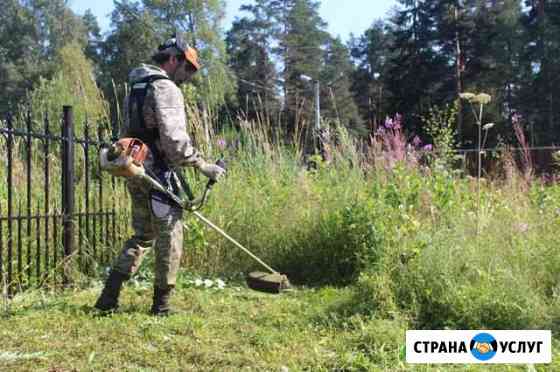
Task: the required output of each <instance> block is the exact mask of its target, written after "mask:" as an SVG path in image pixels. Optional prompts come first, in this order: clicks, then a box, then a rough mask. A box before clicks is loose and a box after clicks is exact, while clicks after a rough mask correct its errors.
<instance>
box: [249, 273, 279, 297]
mask: <svg viewBox="0 0 560 372" xmlns="http://www.w3.org/2000/svg"><path fill="white" fill-rule="evenodd" d="M246 280H247V285H248V286H249V288H251V289H253V290H255V291H259V292H266V293H280V292H282V291H283V290H285V289H289V288H290V281H289V280H288V277H287V276H286V275H282V274H279V273H263V272H260V271H255V272H252V273H249V274H247V278H246Z"/></svg>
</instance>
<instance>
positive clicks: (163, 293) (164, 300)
mask: <svg viewBox="0 0 560 372" xmlns="http://www.w3.org/2000/svg"><path fill="white" fill-rule="evenodd" d="M172 290H173V287H167V288H159V287H154V303H153V304H152V309H151V313H152V315H156V316H168V315H170V314H171V313H172V311H171V307H170V305H169V299H170V298H171V291H172Z"/></svg>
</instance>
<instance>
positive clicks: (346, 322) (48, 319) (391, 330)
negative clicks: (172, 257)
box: [0, 283, 560, 372]
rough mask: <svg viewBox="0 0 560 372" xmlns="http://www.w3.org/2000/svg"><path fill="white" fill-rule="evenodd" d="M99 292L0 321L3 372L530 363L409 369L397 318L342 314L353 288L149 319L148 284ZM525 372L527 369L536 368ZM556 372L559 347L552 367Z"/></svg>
mask: <svg viewBox="0 0 560 372" xmlns="http://www.w3.org/2000/svg"><path fill="white" fill-rule="evenodd" d="M99 291H100V287H99V286H98V287H96V288H93V289H90V290H82V291H71V290H68V291H65V292H62V293H58V294H54V293H47V292H44V291H43V292H40V291H36V292H27V293H24V294H22V295H19V296H18V297H16V298H14V299H13V301H12V302H11V303H10V312H9V313H8V314H6V313H4V316H3V317H2V318H0V340H1V344H0V370H1V371H57V372H61V371H191V370H196V371H198V370H200V371H238V370H254V371H288V370H289V371H301V370H308V371H335V370H338V371H376V370H387V371H396V370H403V371H405V370H406V371H408V370H418V371H424V370H434V371H436V370H437V371H444V370H469V371H470V370H494V371H504V370H520V371H522V370H528V366H498V367H474V366H411V365H407V364H406V363H405V361H404V346H403V345H404V337H405V330H406V328H407V322H406V321H405V320H403V319H377V318H375V316H373V317H366V316H360V315H354V316H351V317H346V316H343V315H342V313H341V312H340V311H339V309H340V308H341V307H344V304H345V303H346V302H347V301H349V300H350V298H351V297H352V290H351V289H349V288H346V289H336V288H332V287H324V288H321V289H303V288H299V289H295V290H293V291H290V292H285V293H283V294H282V295H268V294H261V293H258V292H254V291H250V290H248V289H247V288H244V286H243V285H238V286H235V285H231V284H229V283H228V286H226V288H225V289H222V290H218V289H212V288H210V289H205V288H199V287H194V286H192V285H181V286H180V287H179V288H178V290H177V291H176V293H175V296H174V297H173V301H172V302H173V305H174V306H175V309H176V310H177V311H178V313H177V314H175V315H172V316H170V317H168V318H157V317H153V316H151V315H149V314H148V309H149V306H150V304H151V289H150V287H149V285H147V284H146V285H144V284H142V285H136V286H135V285H128V286H127V287H126V288H125V289H124V292H123V296H122V305H121V309H120V311H119V312H118V313H116V314H113V315H110V316H99V315H98V314H97V313H96V312H95V311H93V310H92V309H91V304H92V303H93V302H94V301H95V298H96V296H97V295H98V293H99ZM529 368H530V369H529V370H533V369H531V368H533V367H532V366H531V367H529ZM534 368H535V370H539V371H554V370H560V345H559V344H558V343H556V344H555V346H554V364H553V365H550V366H534Z"/></svg>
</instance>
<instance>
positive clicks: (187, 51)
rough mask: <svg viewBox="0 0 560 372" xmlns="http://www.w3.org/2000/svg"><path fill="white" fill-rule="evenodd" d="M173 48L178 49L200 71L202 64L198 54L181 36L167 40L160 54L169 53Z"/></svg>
mask: <svg viewBox="0 0 560 372" xmlns="http://www.w3.org/2000/svg"><path fill="white" fill-rule="evenodd" d="M171 48H174V49H177V50H178V51H179V53H183V54H184V55H185V59H186V60H187V61H189V62H190V63H191V64H192V65H193V66H194V68H195V69H196V70H197V71H198V70H200V67H201V66H200V62H199V61H198V52H197V51H196V49H194V48H193V47H191V46H189V44H187V42H185V40H184V39H183V38H182V37H181V36H175V37H173V38H171V39H169V40H167V41H166V42H165V43H164V44H163V45H161V46H160V47H159V48H158V49H159V51H160V52H167V51H168V50H170V49H171Z"/></svg>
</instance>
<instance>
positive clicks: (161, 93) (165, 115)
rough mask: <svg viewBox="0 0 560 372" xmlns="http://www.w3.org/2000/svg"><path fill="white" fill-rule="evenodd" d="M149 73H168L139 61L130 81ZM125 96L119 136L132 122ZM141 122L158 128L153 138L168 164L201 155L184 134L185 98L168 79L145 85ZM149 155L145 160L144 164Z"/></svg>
mask: <svg viewBox="0 0 560 372" xmlns="http://www.w3.org/2000/svg"><path fill="white" fill-rule="evenodd" d="M151 75H163V76H167V73H166V72H165V71H164V70H163V69H161V68H159V67H157V66H152V65H145V64H144V65H141V66H140V67H138V68H136V69H134V70H132V71H131V73H130V75H129V84H130V85H131V87H132V86H134V84H136V83H137V82H138V81H141V80H143V79H144V78H146V77H148V76H151ZM128 101H129V100H128V97H126V98H125V100H124V104H123V113H124V115H123V118H124V123H123V127H122V128H121V133H120V137H121V138H124V137H130V135H129V128H131V127H132V126H131V124H133V123H130V122H129V120H130V118H129V117H128ZM143 116H144V122H145V124H146V127H147V128H148V129H150V128H158V130H159V139H158V140H157V141H156V146H157V147H158V149H159V151H160V152H161V154H163V156H164V158H165V159H164V160H165V161H166V162H167V164H169V166H171V167H182V166H194V165H195V163H196V162H197V161H199V160H200V155H199V153H198V152H197V151H196V149H195V148H194V147H193V146H192V141H191V139H190V137H189V135H188V134H187V121H186V120H187V118H186V114H185V101H184V97H183V93H182V92H181V89H179V87H177V85H175V83H173V82H172V81H171V80H167V79H162V80H157V81H155V82H153V83H152V89H148V92H147V95H146V100H145V102H144V108H143ZM150 161H151V159H150V158H149V159H148V160H147V166H149V165H150Z"/></svg>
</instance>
